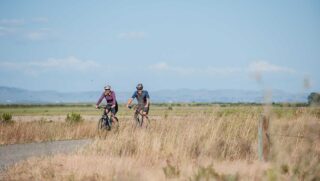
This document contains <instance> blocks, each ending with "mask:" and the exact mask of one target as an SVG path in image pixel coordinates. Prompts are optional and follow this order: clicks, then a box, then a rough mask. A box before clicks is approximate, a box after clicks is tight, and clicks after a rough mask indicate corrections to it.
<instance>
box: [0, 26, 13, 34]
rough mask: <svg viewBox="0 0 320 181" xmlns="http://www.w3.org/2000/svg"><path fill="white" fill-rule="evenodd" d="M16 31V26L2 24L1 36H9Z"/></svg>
mask: <svg viewBox="0 0 320 181" xmlns="http://www.w3.org/2000/svg"><path fill="white" fill-rule="evenodd" d="M14 33H16V29H15V28H11V27H3V26H0V36H7V35H10V34H14Z"/></svg>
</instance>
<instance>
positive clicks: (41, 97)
mask: <svg viewBox="0 0 320 181" xmlns="http://www.w3.org/2000/svg"><path fill="white" fill-rule="evenodd" d="M149 94H150V97H151V100H152V102H224V103H235V102H256V103H261V102H263V101H264V93H263V92H260V91H247V90H190V89H177V90H161V91H149ZM100 95H101V91H88V92H57V91H30V90H25V89H19V88H13V87H4V86H2V87H1V86H0V104H18V103H26V104H27V103H29V104H37V103H92V102H96V101H97V99H98V98H99V96H100ZM131 95H132V92H117V99H118V102H120V103H124V102H126V101H127V99H128V98H129V97H130V96H131ZM307 97H308V94H306V93H305V94H292V93H287V92H284V91H280V90H276V91H273V92H272V101H273V102H307Z"/></svg>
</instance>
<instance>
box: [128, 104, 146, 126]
mask: <svg viewBox="0 0 320 181" xmlns="http://www.w3.org/2000/svg"><path fill="white" fill-rule="evenodd" d="M132 108H133V109H134V111H135V113H134V118H135V120H136V125H139V126H140V127H142V125H143V121H144V117H145V118H146V119H147V120H148V122H149V118H148V116H147V115H144V114H142V113H141V110H143V109H142V108H141V106H139V105H134V106H129V109H132Z"/></svg>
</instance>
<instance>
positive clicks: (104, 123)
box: [98, 105, 118, 130]
mask: <svg viewBox="0 0 320 181" xmlns="http://www.w3.org/2000/svg"><path fill="white" fill-rule="evenodd" d="M98 109H103V113H102V115H101V118H100V120H99V122H98V129H107V130H111V127H112V122H113V120H112V118H114V119H116V120H117V118H116V117H115V116H112V115H108V114H109V113H110V112H111V111H110V109H111V106H109V105H107V106H99V107H98ZM106 110H109V111H108V112H106ZM117 121H118V120H117Z"/></svg>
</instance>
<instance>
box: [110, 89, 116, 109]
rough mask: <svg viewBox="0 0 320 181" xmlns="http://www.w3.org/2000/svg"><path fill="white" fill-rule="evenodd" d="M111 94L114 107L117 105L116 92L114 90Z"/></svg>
mask: <svg viewBox="0 0 320 181" xmlns="http://www.w3.org/2000/svg"><path fill="white" fill-rule="evenodd" d="M111 96H112V107H113V108H114V107H116V101H117V100H116V93H114V91H112V93H111Z"/></svg>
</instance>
